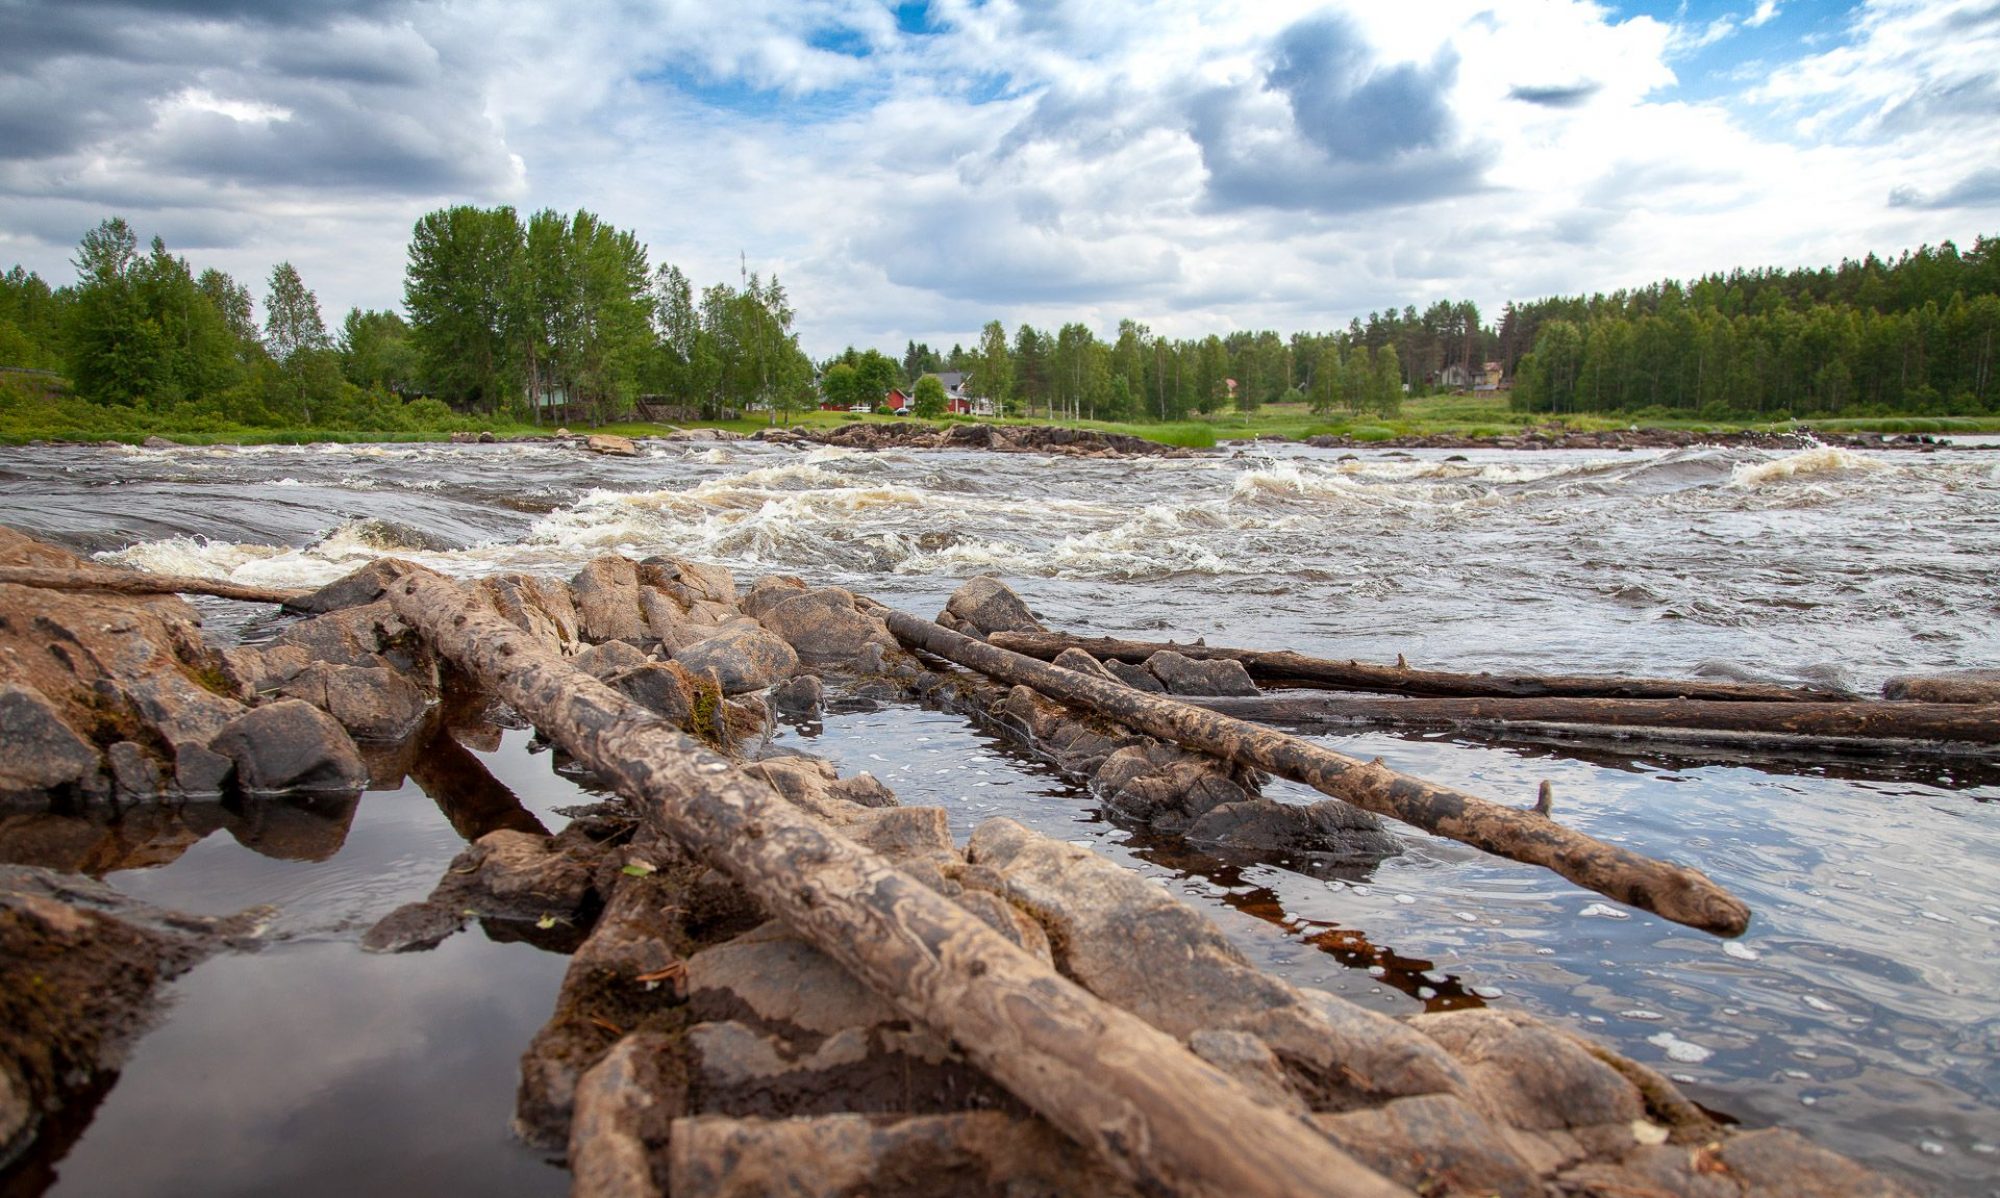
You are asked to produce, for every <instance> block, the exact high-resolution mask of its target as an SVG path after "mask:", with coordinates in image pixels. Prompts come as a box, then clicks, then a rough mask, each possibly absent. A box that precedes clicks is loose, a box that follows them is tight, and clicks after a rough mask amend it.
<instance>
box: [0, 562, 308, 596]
mask: <svg viewBox="0 0 2000 1198" xmlns="http://www.w3.org/2000/svg"><path fill="white" fill-rule="evenodd" d="M0 583H11V584H13V585H14V586H23V587H41V588H43V589H44V590H52V591H108V592H110V593H112V594H116V595H213V596H215V597H216V598H218V599H241V600H243V601H245V602H247V603H289V602H291V601H292V600H294V599H300V598H304V597H305V596H306V595H308V594H310V593H311V592H309V591H292V590H286V589H284V588H282V587H253V586H240V585H238V584H237V583H233V582H223V581H222V580H220V579H215V578H196V577H194V576H192V575H187V574H148V573H145V572H143V571H139V570H59V569H54V568H51V567H47V566H0Z"/></svg>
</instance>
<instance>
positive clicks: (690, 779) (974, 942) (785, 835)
mask: <svg viewBox="0 0 2000 1198" xmlns="http://www.w3.org/2000/svg"><path fill="white" fill-rule="evenodd" d="M388 598H389V602H390V603H391V604H392V605H393V606H394V608H395V610H396V613H397V615H398V616H400V617H401V618H402V619H403V620H404V621H405V622H406V623H408V624H409V625H410V626H411V627H413V628H415V629H417V630H418V631H419V632H420V633H421V634H422V635H423V636H424V637H425V638H426V639H427V640H428V641H429V642H430V643H431V644H432V645H433V646H434V647H435V648H436V649H437V650H438V652H440V653H442V654H443V655H444V656H446V657H448V658H450V659H451V660H452V661H453V662H454V663H456V664H457V665H458V666H459V667H460V668H461V669H463V670H465V671H466V672H467V673H468V674H470V675H471V676H472V677H474V678H475V679H477V680H478V681H479V682H481V683H482V684H483V685H485V686H487V687H489V688H491V689H492V690H494V691H495V692H496V693H497V694H499V696H500V697H501V698H503V699H504V700H506V701H507V702H508V703H509V704H511V705H512V706H513V707H514V708H515V709H516V710H517V711H519V712H520V713H521V714H522V715H524V716H526V717H527V718H528V719H529V720H531V721H533V723H534V724H535V725H536V726H537V727H538V728H540V729H541V730H542V731H543V732H544V733H545V734H547V735H548V736H550V737H552V738H553V739H555V740H556V741H557V742H559V743H560V744H562V746H563V747H564V748H565V749H567V750H568V751H569V752H570V753H571V754H572V755H574V756H575V757H576V758H577V759H578V760H579V761H581V762H583V763H584V764H586V765H587V766H589V767H590V768H591V769H592V770H593V771H594V772H596V773H597V774H598V775H599V776H600V777H602V778H604V779H605V780H607V781H609V782H610V783H611V784H612V785H613V786H614V787H615V788H616V789H617V790H618V791H619V792H620V793H621V794H624V795H626V796H627V797H629V798H631V799H632V800H634V801H635V802H636V803H638V804H639V805H640V806H641V808H642V810H643V811H645V813H646V816H647V818H648V819H649V820H652V821H655V822H656V823H657V824H658V825H659V826H661V827H662V828H663V829H664V830H665V831H666V832H667V833H668V834H669V835H671V836H672V837H673V838H674V839H675V840H677V841H678V842H679V843H681V844H682V845H683V846H685V847H687V848H688V849H690V850H692V851H693V852H695V853H697V854H699V855H700V856H701V857H703V858H704V859H705V860H707V861H708V862H709V863H710V864H711V865H713V866H714V867H716V868H717V869H719V870H721V871H722V872H724V873H725V874H727V875H729V876H730V877H731V878H733V879H735V880H736V881H737V882H738V883H739V884H741V885H742V886H744V887H745V888H746V889H747V890H748V891H749V892H750V893H751V894H752V895H753V896H754V897H755V898H756V899H757V900H758V901H759V902H760V903H762V904H763V905H764V906H765V907H766V909H768V910H770V911H771V912H772V913H774V914H775V915H777V916H778V917H779V918H781V919H783V920H784V921H785V922H786V923H787V924H788V925H790V926H791V928H792V929H793V930H794V931H795V932H797V933H798V934H799V935H800V936H801V937H802V938H804V939H805V940H807V941H808V942H810V943H811V944H813V945H814V946H815V947H817V948H818V949H820V950H821V951H823V952H825V953H826V954H827V955H828V956H831V957H832V958H833V959H835V960H836V961H839V962H840V963H841V964H842V965H843V966H844V967H846V968H847V969H848V970H850V971H851V972H852V973H853V974H854V975H855V976H856V977H857V978H859V979H860V980H861V981H862V982H863V983H864V984H866V985H867V986H869V987H870V988H871V989H873V990H875V991H876V992H877V993H879V994H881V995H882V996H883V997H885V998H887V999H888V1000H889V1001H890V1002H892V1003H894V1004H895V1005H896V1006H897V1007H898V1008H899V1009H901V1010H903V1011H904V1012H905V1013H907V1014H908V1015H910V1016H911V1017H913V1018H915V1019H918V1020H921V1021H922V1022H924V1023H926V1024H928V1025H930V1026H931V1027H933V1028H935V1029H937V1030H939V1031H940V1032H942V1033H944V1034H945V1035H947V1036H949V1037H951V1038H952V1039H953V1040H954V1041H955V1042H956V1043H957V1044H958V1045H959V1047H960V1048H962V1049H963V1050H964V1051H965V1053H966V1054H967V1055H968V1056H969V1057H971V1058H972V1059H973V1060H974V1061H975V1062H976V1063H977V1064H978V1065H979V1066H980V1067H981V1068H982V1069H984V1070H986V1071H987V1072H988V1073H989V1074H990V1075H991V1076H992V1077H993V1078H994V1079H995V1080H997V1081H999V1082H1000V1083H1001V1084H1002V1085H1004V1086H1006V1087H1007V1088H1008V1089H1009V1090H1010V1091H1012V1092H1013V1093H1014V1094H1015V1095H1016V1096H1018V1097H1019V1098H1021V1100H1022V1101H1023V1102H1025V1103H1026V1104H1027V1105H1028V1106H1030V1107H1032V1108H1033V1109H1035V1110H1036V1111H1037V1112H1039V1113H1040V1114H1042V1115H1043V1116H1044V1117H1045V1118H1047V1119H1048V1120H1049V1122H1050V1123H1051V1124H1052V1125H1053V1126H1054V1127H1055V1128H1057V1130H1059V1131H1061V1132H1063V1133H1065V1134H1067V1135H1069V1136H1072V1137H1074V1138H1075V1139H1077V1140H1078V1141H1079V1142H1081V1143H1083V1144H1084V1145H1086V1146H1087V1147H1090V1148H1092V1149H1094V1150H1095V1151H1097V1152H1098V1153H1100V1154H1101V1155H1102V1156H1103V1157H1104V1158H1105V1159H1106V1160H1107V1161H1108V1162H1109V1163H1110V1164H1111V1165H1112V1167H1114V1168H1115V1169H1117V1170H1118V1171H1119V1172H1120V1173H1121V1174H1123V1175H1124V1176H1126V1177H1128V1178H1130V1179H1131V1180H1132V1181H1134V1182H1135V1183H1136V1184H1137V1185H1138V1186H1139V1187H1140V1188H1141V1189H1142V1190H1147V1191H1155V1192H1163V1193H1187V1194H1208V1195H1216V1196H1218V1198H1220V1196H1223V1195H1265V1196H1269V1198H1278V1196H1279V1195H1287V1194H1342V1195H1369V1196H1376V1195H1381V1196H1387V1195H1392V1194H1396V1195H1405V1194H1407V1191H1406V1190H1404V1189H1403V1188H1402V1187H1400V1186H1397V1185H1395V1184H1393V1183H1391V1182H1389V1181H1387V1180H1386V1179H1384V1178H1382V1177H1381V1176H1380V1175H1379V1174H1376V1173H1374V1172H1372V1171H1370V1170H1368V1169H1367V1168H1366V1167H1365V1166H1363V1165H1361V1164H1360V1163H1359V1162H1357V1161H1356V1160H1355V1159H1354V1158H1352V1157H1350V1156H1348V1155H1347V1154H1346V1153H1344V1152H1342V1151H1340V1150H1339V1149H1337V1148H1335V1147H1334V1146H1333V1145H1332V1144H1331V1143H1329V1142H1328V1141H1327V1140H1325V1139H1324V1138H1322V1137H1321V1136H1320V1135H1319V1134H1317V1133H1316V1132H1315V1131H1313V1130H1311V1129H1310V1128H1309V1127H1308V1126H1307V1125H1306V1124H1305V1123H1304V1122H1303V1121H1301V1120H1299V1119H1297V1118H1295V1117H1292V1116H1288V1115H1285V1114H1282V1113H1280V1112H1278V1111H1276V1110H1274V1109H1272V1108H1270V1107H1266V1106H1263V1105H1260V1104H1259V1103H1258V1102H1257V1101H1256V1100H1255V1099H1253V1098H1252V1097H1250V1095H1249V1093H1248V1092H1247V1091H1246V1090H1245V1089H1244V1088H1243V1087H1242V1086H1241V1085H1240V1084H1239V1083H1237V1082H1235V1081H1233V1080H1231V1079H1230V1078H1228V1077H1226V1076H1224V1075H1223V1074H1222V1073H1220V1072H1219V1071H1217V1070H1216V1069H1214V1068H1212V1067H1210V1066H1209V1065H1207V1064H1205V1063H1203V1062H1201V1061H1200V1060H1198V1059H1196V1058H1195V1057H1194V1056H1193V1055H1192V1054H1191V1053H1189V1052H1188V1051H1187V1050H1186V1049H1185V1048H1183V1047H1182V1046H1181V1044H1180V1043H1179V1042H1178V1041H1176V1040H1174V1039H1172V1038H1171V1037H1169V1036H1167V1035H1165V1034H1164V1033H1162V1032H1160V1031H1158V1030H1157V1029H1155V1028H1153V1027H1152V1026H1151V1025H1149V1024H1147V1023H1145V1022H1144V1021H1142V1020H1140V1019H1139V1018H1138V1017H1136V1016H1134V1015H1131V1014H1129V1013H1128V1012H1125V1011H1122V1010H1119V1009H1118V1008H1116V1007H1113V1006H1111V1005H1109V1004H1107V1003H1105V1002H1103V1001H1101V1000H1099V999H1097V998H1096V997H1094V996H1093V995H1091V994H1090V993H1089V992H1087V991H1085V990H1084V989H1082V988H1081V987H1079V986H1077V985H1076V984H1075V983H1073V982H1071V981H1069V980H1068V979H1066V978H1064V977H1062V976H1061V975H1060V974H1058V973H1056V972H1055V971H1054V970H1052V969H1050V968H1049V967H1047V966H1045V965H1043V964H1042V963H1041V962H1039V961H1038V960H1036V959H1035V958H1034V957H1031V956H1029V955H1028V954H1027V953H1025V952H1023V951H1022V950H1020V949H1018V948H1016V947H1015V946H1014V945H1012V944H1010V943H1009V942H1007V941H1006V940H1004V939H1002V938H1001V937H1000V935H999V934H998V933H996V932H994V931H992V930H991V929H990V928H988V927H987V926H986V925H985V924H984V923H982V922H980V921H979V920H978V919H977V918H975V917H974V916H972V915H971V914H969V913H968V912H966V911H965V910H964V909H963V908H961V907H959V906H957V905H956V904H954V903H952V902H950V901H949V900H947V899H945V898H943V897H942V896H940V895H938V894H937V893H936V892H934V891H932V890H930V889H928V888H926V887H925V886H923V885H922V884H920V883H918V882H917V881H915V880H914V879H912V878H911V877H910V876H909V875H907V874H905V873H903V872H902V871H900V870H898V869H896V868H895V867H893V866H892V865H890V864H889V862H887V861H886V860H885V859H883V858H882V857H881V856H880V855H878V854H876V853H873V852H870V851H868V850H865V849H863V848H861V847H859V846H857V845H856V844H854V842H852V841H850V840H848V839H846V838H845V837H842V836H839V835H837V834H834V833H832V832H830V831H829V830H828V829H826V828H825V827H824V826H823V825H821V824H819V823H818V822H816V821H814V820H813V819H811V818H810V817H808V816H807V815H805V814H804V813H803V812H801V811H800V810H799V809H797V808H795V807H793V806H791V805H790V804H789V803H787V802H785V800H783V799H782V798H780V797H779V795H778V794H777V792H776V791H774V790H773V789H772V788H771V787H770V786H769V785H767V784H765V783H763V782H761V781H758V780H755V779H752V778H750V777H749V776H747V775H745V774H744V773H742V772H741V771H739V770H737V769H736V768H735V767H734V766H733V765H732V764H731V763H730V762H729V761H728V760H727V759H725V758H723V757H720V756H718V755H716V754H714V753H712V752H709V751H708V750H706V749H704V748H702V747H701V746H700V745H699V744H698V743H697V742H695V741H693V740H692V739H690V738H688V737H686V736H684V735H682V734H681V733H679V732H678V731H677V730H675V729H674V728H672V727H671V726H669V725H667V724H665V723H663V722H662V721H661V720H659V719H658V718H657V717H656V716H654V715H652V714H651V713H649V712H647V711H645V710H643V709H642V708H639V707H638V706H637V705H635V704H633V703H632V702H630V701H629V700H627V699H625V698H624V697H623V696H622V695H620V694H618V693H617V692H616V691H613V690H612V689H610V688H609V687H607V686H605V685H604V684H603V683H601V682H598V681H597V680H596V679H594V678H591V677H589V676H588V675H585V674H582V673H580V672H578V671H576V670H574V669H572V668H570V667H569V666H568V665H566V664H565V663H564V662H563V661H561V660H560V659H559V658H557V657H555V656H554V655H552V654H550V653H548V652H547V651H546V650H544V649H542V648H541V647H540V646H539V645H538V644H537V643H536V642H534V641H533V640H532V639H531V638H529V637H528V636H527V635H526V634H524V633H522V632H521V631H520V630H518V629H516V628H515V627H514V626H513V625H511V624H509V623H507V622H506V621H504V620H502V619H501V618H500V617H498V616H497V615H494V614H492V613H491V612H490V611H487V610H485V609H483V608H482V606H481V605H480V604H478V603H477V602H475V601H474V600H473V599H472V597H471V596H470V595H469V594H468V593H467V592H466V591H464V590H463V589H461V588H459V587H458V586H456V585H455V584H453V583H451V582H449V581H447V580H445V579H443V578H439V577H436V576H434V575H429V574H424V573H411V574H408V575H405V576H404V577H403V578H402V579H400V580H398V581H396V582H395V583H393V584H392V585H391V586H390V587H389V589H388Z"/></svg>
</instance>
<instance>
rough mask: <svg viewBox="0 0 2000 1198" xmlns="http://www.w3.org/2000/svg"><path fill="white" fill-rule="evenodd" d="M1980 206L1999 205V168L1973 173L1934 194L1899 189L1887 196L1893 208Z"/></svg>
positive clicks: (1989, 168)
mask: <svg viewBox="0 0 2000 1198" xmlns="http://www.w3.org/2000/svg"><path fill="white" fill-rule="evenodd" d="M1983 204H2000V167H1988V168H1986V169H1985V170H1978V171H1974V172H1972V173H1971V174H1969V175H1967V176H1965V177H1964V178H1962V179H1960V180H1959V181H1958V182H1956V183H1954V184H1952V185H1951V186H1950V187H1947V188H1945V189H1944V190H1943V191H1941V192H1938V193H1937V194H1936V195H1926V194H1924V193H1923V192H1921V191H1918V190H1917V189H1915V188H1913V187H1898V188H1896V189H1895V190H1894V191H1891V192H1890V193H1889V206H1890V207H1892V208H1972V207H1977V206H1980V205H1983Z"/></svg>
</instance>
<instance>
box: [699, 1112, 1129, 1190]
mask: <svg viewBox="0 0 2000 1198" xmlns="http://www.w3.org/2000/svg"><path fill="white" fill-rule="evenodd" d="M667 1143H668V1170H667V1173H668V1183H667V1192H668V1193H671V1194H673V1195H674V1198H763V1196H765V1195H772V1194H784V1195H788V1196H790V1198H847V1196H849V1195H856V1194H866V1195H869V1196H870V1198H931V1196H933V1195H938V1194H978V1195H1009V1196H1017V1198H1057V1196H1063V1195H1105V1196H1106V1198H1125V1196H1127V1195H1130V1194H1132V1193H1134V1191H1133V1190H1132V1189H1131V1188H1130V1187H1129V1186H1127V1185H1126V1184H1125V1183H1124V1182H1123V1181H1121V1180H1120V1179H1119V1178H1118V1177H1116V1176H1115V1175H1113V1174H1112V1173H1110V1172H1109V1170H1108V1169H1106V1168H1105V1167H1104V1166H1103V1165H1101V1164H1099V1163H1098V1162H1097V1161H1096V1160H1095V1159H1094V1158H1093V1157H1092V1156H1091V1155H1090V1154H1089V1153H1088V1152H1086V1151H1084V1150H1083V1149H1082V1148H1080V1147H1078V1146H1077V1145H1076V1143H1075V1142H1074V1141H1072V1140H1070V1139H1068V1138H1067V1137H1064V1136H1062V1135H1060V1134H1058V1133H1057V1132H1056V1131H1055V1130H1053V1129H1052V1128H1050V1127H1049V1126H1048V1125H1047V1124H1046V1123H1043V1122H1042V1121H1040V1120H1038V1119H1032V1118H1025V1117H1022V1116H1018V1115H1010V1114H1006V1113H1002V1112H999V1111H967V1112H958V1113H952V1114H942V1115H938V1114H927V1115H914V1116H910V1117H907V1118H900V1119H889V1118H883V1117H880V1116H875V1117H871V1116H868V1115H862V1114H831V1115H819V1116H814V1117H811V1118H793V1119H762V1118H731V1117H724V1116H716V1115H704V1116H699V1117H694V1118H685V1119H677V1120H675V1121H674V1122H673V1125H672V1128H671V1130H670V1132H669V1134H668V1136H667Z"/></svg>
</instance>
